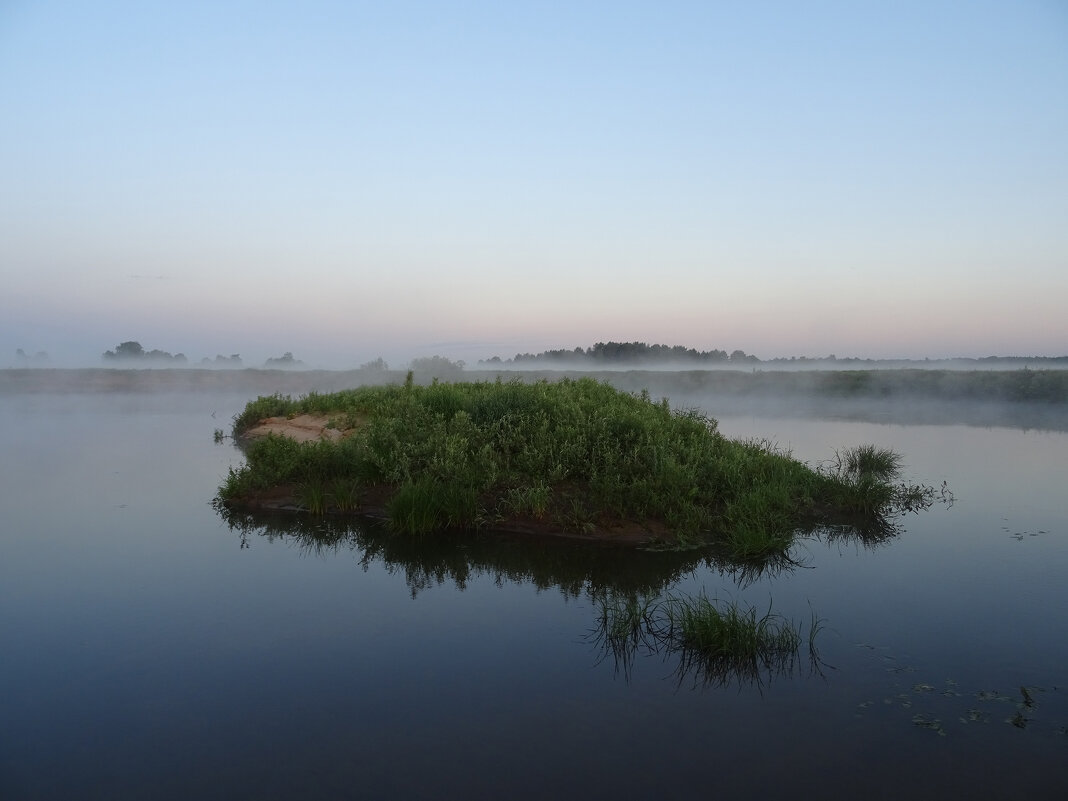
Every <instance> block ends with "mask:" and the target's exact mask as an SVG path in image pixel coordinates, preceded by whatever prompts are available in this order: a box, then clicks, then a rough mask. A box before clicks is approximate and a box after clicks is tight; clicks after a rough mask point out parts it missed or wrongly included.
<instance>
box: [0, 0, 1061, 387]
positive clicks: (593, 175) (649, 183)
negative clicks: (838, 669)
mask: <svg viewBox="0 0 1068 801" xmlns="http://www.w3.org/2000/svg"><path fill="white" fill-rule="evenodd" d="M0 119H2V120H3V124H2V125H0V278H2V287H0V365H2V364H4V363H6V362H8V361H9V360H10V355H11V354H13V353H14V350H15V348H18V347H21V348H23V349H24V350H26V351H36V350H41V349H43V350H47V351H49V352H50V353H51V354H52V355H53V357H54V358H55V359H56V361H57V362H61V363H75V362H84V363H90V362H94V361H95V360H96V358H97V356H98V355H99V354H100V353H101V352H102V351H103V350H105V349H106V348H112V347H114V346H115V345H116V344H117V343H119V342H121V341H123V340H127V339H136V340H138V341H140V342H141V343H142V344H143V345H144V346H145V347H146V348H161V349H164V350H170V351H183V352H185V353H186V354H187V355H189V356H190V357H194V358H199V357H201V356H205V355H206V356H214V355H215V354H216V353H224V354H228V353H234V352H238V353H241V354H242V355H243V356H244V357H245V358H246V362H257V361H259V362H262V360H263V359H265V358H266V357H268V356H277V355H279V354H280V353H281V352H283V351H286V350H289V351H293V352H294V353H295V354H296V355H297V356H298V357H300V358H303V359H304V360H305V361H308V362H310V363H314V364H321V365H328V366H337V367H348V366H354V365H357V364H359V363H361V362H363V361H367V360H369V359H371V358H374V357H375V356H378V355H382V356H385V357H386V358H387V359H388V360H390V361H392V362H394V363H396V364H400V363H403V362H404V361H406V360H407V359H408V358H411V357H414V356H420V355H429V354H432V353H440V354H443V355H447V356H450V357H452V358H463V359H467V360H468V361H474V360H475V359H478V358H481V357H486V356H489V355H493V354H500V355H502V356H510V355H513V354H514V353H516V352H517V351H540V350H544V349H548V348H559V347H568V348H570V347H575V346H577V345H581V346H588V345H591V344H593V343H594V342H596V341H600V340H612V339H614V340H628V341H629V340H636V339H637V340H644V341H647V342H663V343H666V344H683V345H687V346H692V347H697V348H701V349H706V348H722V349H726V350H728V351H729V350H734V349H735V348H741V349H743V350H746V351H748V352H750V353H754V354H756V355H758V356H761V357H765V358H770V357H774V356H790V355H824V354H827V353H836V354H837V355H838V356H849V355H857V356H870V357H918V358H922V357H924V356H930V357H932V358H934V357H943V356H957V355H960V356H981V355H990V354H1026V355H1061V354H1065V353H1068V313H1066V308H1068V144H1066V143H1068V2H1064V0H1005V1H1004V2H937V1H934V2H932V1H931V0H924V1H923V2H894V3H874V2H871V3H866V2H840V3H821V2H806V3H795V2H780V3H772V2H744V3H743V2H737V3H716V2H700V3H697V2H695V3H685V2H658V3H628V2H611V3H609V2H605V3H600V2H596V3H595V2H590V3H583V2H559V3H410V2H392V3H377V2H376V3H359V2H353V3H343V2H337V3H327V2H301V3H269V2H244V3H227V2H208V3H199V2H182V3H174V2H166V3H164V2H160V3H152V2H65V3H64V2H48V1H47V0H43V1H41V2H0Z"/></svg>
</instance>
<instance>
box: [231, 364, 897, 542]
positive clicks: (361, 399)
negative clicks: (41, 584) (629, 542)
mask: <svg viewBox="0 0 1068 801" xmlns="http://www.w3.org/2000/svg"><path fill="white" fill-rule="evenodd" d="M299 414H318V415H324V416H326V417H328V418H329V419H330V420H331V421H332V422H333V424H334V425H336V426H338V427H339V428H341V429H343V431H342V433H343V436H342V438H341V439H340V440H339V441H336V442H331V441H320V442H312V443H303V444H298V443H296V442H294V441H292V440H289V439H286V438H283V437H278V436H268V437H265V438H263V439H259V440H256V441H254V442H251V443H248V444H247V447H246V449H245V453H246V464H245V465H243V466H242V467H240V468H237V469H236V470H233V471H231V472H230V474H229V475H228V477H227V479H226V480H225V482H224V483H223V485H222V487H220V490H219V498H220V499H221V500H222V501H223V502H224V503H227V504H231V505H238V506H240V505H246V506H251V507H254V506H255V505H256V504H257V503H258V500H259V499H260V498H262V497H264V493H274V494H275V496H277V494H278V493H279V492H281V491H284V490H285V488H286V487H291V488H294V489H293V492H294V494H295V493H296V488H299V487H303V488H304V489H302V490H300V491H301V492H302V493H305V494H306V493H308V492H309V491H311V492H315V491H316V490H309V489H308V488H309V487H314V486H316V484H319V485H323V486H325V487H326V492H325V494H326V495H327V496H328V497H326V498H323V499H322V501H323V502H322V503H319V502H318V501H319V500H320V499H318V498H308V499H307V500H308V501H311V502H310V503H305V502H302V504H301V505H302V506H303V507H304V508H306V509H308V510H309V511H310V510H311V509H312V508H313V507H314V508H316V509H320V508H321V509H323V510H324V511H351V510H354V509H355V508H356V504H355V503H354V499H352V498H350V497H349V495H348V494H347V493H346V492H342V491H339V490H338V489H337V487H338V486H341V485H345V484H349V485H359V486H360V487H361V488H363V489H364V490H366V491H373V492H372V494H373V495H374V497H375V498H378V499H381V506H382V507H383V508H384V510H385V511H387V512H388V514H389V516H390V519H391V521H392V524H393V526H394V528H395V529H396V530H397V531H402V532H409V533H428V532H431V531H435V530H439V529H443V528H463V527H470V526H474V525H479V524H485V523H486V522H487V521H489V522H491V523H492V524H493V525H505V526H507V525H508V524H509V523H510V522H511V521H514V520H518V519H521V520H523V521H526V523H534V522H539V521H540V524H541V525H543V526H544V527H546V528H547V529H553V528H554V529H555V530H557V531H559V530H565V531H570V532H573V533H577V534H583V535H595V534H596V535H601V534H603V533H604V532H610V531H615V532H619V531H624V530H626V531H628V532H630V536H632V537H634V538H636V539H643V540H645V541H649V540H653V539H660V540H662V541H664V542H667V543H669V544H671V545H674V546H676V547H678V546H697V545H702V544H706V543H709V542H714V543H718V544H720V545H721V546H723V547H725V548H726V549H727V550H728V551H729V553H730V555H731V556H733V557H734V558H736V559H746V560H750V559H754V560H755V559H763V558H767V557H769V556H772V555H774V554H777V553H780V554H781V553H783V552H785V551H786V549H788V548H789V547H790V545H791V543H792V541H793V538H794V536H795V535H796V534H797V533H798V532H800V531H805V530H811V529H812V528H813V527H814V526H817V525H820V524H827V523H833V522H843V523H853V522H854V521H856V522H863V521H865V520H866V521H874V520H878V519H882V518H884V517H886V516H887V515H889V514H891V513H893V512H895V511H896V510H895V509H894V506H895V504H900V503H901V502H902V500H903V498H904V497H905V494H903V493H902V491H901V490H900V488H896V487H895V486H894V485H892V484H891V483H890V482H891V480H892V479H893V477H894V476H896V474H897V471H898V470H899V468H900V458H899V457H897V456H896V454H893V453H891V452H884V451H879V450H878V449H875V448H869V449H867V450H857V451H856V453H855V454H854V453H852V452H840V453H839V455H838V464H837V467H835V468H834V469H823V470H813V469H811V468H809V467H808V466H806V465H804V464H802V463H801V462H798V461H797V460H795V459H793V458H792V457H791V456H790V455H789V454H786V453H783V452H780V451H778V450H777V449H775V448H774V446H772V445H770V444H769V443H760V442H753V441H749V442H737V441H733V440H729V439H727V438H725V437H723V436H722V435H720V434H719V432H718V431H717V424H716V421H715V420H714V419H712V418H710V417H708V416H707V415H705V414H704V413H702V412H700V411H699V410H695V409H681V410H672V409H671V408H670V406H669V404H668V403H667V401H666V400H661V401H653V400H652V399H651V398H650V397H649V395H648V393H641V394H637V395H632V394H628V393H625V392H621V391H618V390H616V389H613V388H612V387H610V386H608V385H607V384H601V383H597V382H596V381H593V380H591V379H580V380H569V379H565V380H562V381H559V382H555V383H549V382H545V381H541V382H537V383H532V384H524V383H522V382H520V381H511V382H507V383H505V382H502V381H500V380H498V381H497V382H495V383H455V384H453V383H444V382H435V383H434V384H432V385H430V386H420V385H416V384H415V383H414V382H413V381H412V380H408V381H406V382H405V383H404V384H403V385H390V386H369V387H360V388H357V389H352V390H345V391H342V392H336V393H331V394H318V393H311V394H309V395H307V396H305V397H303V398H300V399H297V400H294V399H292V398H288V397H283V396H280V395H272V396H267V397H261V398H258V399H257V400H255V401H253V402H251V403H250V404H249V405H248V406H247V407H246V409H245V411H244V412H242V413H241V414H240V415H239V416H238V417H237V418H235V421H234V435H235V437H239V436H240V435H241V434H242V433H243V432H244V431H246V430H248V429H249V428H250V427H252V426H254V425H255V424H256V423H257V422H258V421H260V420H262V419H264V418H265V417H278V416H283V417H291V416H295V415H299Z"/></svg>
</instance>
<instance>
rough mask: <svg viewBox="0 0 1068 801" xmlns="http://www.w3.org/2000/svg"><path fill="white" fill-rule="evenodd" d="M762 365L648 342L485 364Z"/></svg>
mask: <svg viewBox="0 0 1068 801" xmlns="http://www.w3.org/2000/svg"><path fill="white" fill-rule="evenodd" d="M732 361H733V362H735V363H739V362H752V361H759V359H757V358H756V357H755V356H748V355H746V353H745V351H741V350H736V351H734V352H733V353H731V354H728V353H727V351H725V350H696V349H695V348H687V347H685V346H683V345H648V344H646V343H645V342H598V343H597V344H595V345H594V346H593V347H590V348H585V349H583V348H575V349H574V350H546V351H542V352H541V353H517V354H516V355H515V356H514V357H513V358H511V359H505V360H502V359H501V357H500V356H494V357H493V358H490V359H485V360H484V361H482V362H481V364H489V365H494V364H505V363H507V364H522V365H528V364H533V363H537V362H557V363H563V362H566V363H568V364H581V363H588V364H598V363H600V364H606V363H612V364H622V363H628V362H630V363H639V362H641V363H644V362H671V363H672V364H679V363H682V364H686V363H692V364H701V363H714V364H729V363H731V362H732Z"/></svg>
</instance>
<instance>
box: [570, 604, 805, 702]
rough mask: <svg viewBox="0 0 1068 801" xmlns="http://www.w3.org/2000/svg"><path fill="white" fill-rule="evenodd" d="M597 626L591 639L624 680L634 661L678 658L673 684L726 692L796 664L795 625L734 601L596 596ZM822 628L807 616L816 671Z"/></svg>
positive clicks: (797, 634) (799, 639)
mask: <svg viewBox="0 0 1068 801" xmlns="http://www.w3.org/2000/svg"><path fill="white" fill-rule="evenodd" d="M595 605H596V608H597V622H596V625H595V627H594V629H593V631H592V632H591V638H590V639H592V640H593V642H594V643H596V644H597V645H598V646H599V648H600V649H601V651H602V659H604V658H607V657H608V656H611V657H612V659H613V661H614V664H615V666H616V670H617V672H622V673H623V674H624V675H625V676H627V677H629V676H630V672H631V670H632V667H633V664H634V661H635V658H636V656H638V655H639V654H660V655H661V656H664V657H666V658H667V657H671V658H675V659H677V665H676V669H675V673H676V677H677V678H678V680H679V682H680V683H681V682H683V681H684V680H686V679H687V678H689V679H691V680H692V681H694V682H695V683H697V684H701V685H714V686H725V685H727V684H731V683H741V684H747V683H754V684H762V683H763V682H765V681H766V680H767V679H768V678H770V677H772V676H776V675H786V674H790V673H792V672H794V670H795V669H796V668H797V667H798V665H799V659H798V657H799V653H800V648H801V645H802V644H803V643H804V642H805V638H804V637H803V636H802V626H801V624H799V623H794V622H792V621H789V620H786V619H785V618H782V617H780V616H779V615H775V614H773V613H772V611H771V609H770V607H769V609H768V610H767V611H766V612H764V613H762V614H761V613H758V612H757V610H756V608H755V607H752V606H745V605H742V604H740V603H737V602H727V601H721V600H715V599H710V598H709V597H708V596H706V595H704V594H703V593H702V594H700V595H697V596H696V597H687V596H676V595H669V596H668V597H666V598H663V599H650V598H648V597H644V598H643V597H638V596H633V595H631V596H622V597H620V596H616V595H613V594H610V593H606V594H603V595H601V596H599V597H596V598H595ZM821 628H822V622H821V621H820V619H819V618H818V617H817V616H816V615H815V613H813V615H812V621H811V623H810V626H809V632H808V637H807V641H808V650H809V656H810V658H811V660H812V663H813V665H814V667H815V669H816V670H817V672H818V670H819V655H818V652H817V650H816V637H817V634H818V632H819V631H820V629H821Z"/></svg>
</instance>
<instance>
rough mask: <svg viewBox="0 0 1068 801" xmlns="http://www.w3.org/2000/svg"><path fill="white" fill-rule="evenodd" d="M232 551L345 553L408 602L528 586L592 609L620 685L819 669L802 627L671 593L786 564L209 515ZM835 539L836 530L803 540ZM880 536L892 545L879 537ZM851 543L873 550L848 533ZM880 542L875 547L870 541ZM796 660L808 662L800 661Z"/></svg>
mask: <svg viewBox="0 0 1068 801" xmlns="http://www.w3.org/2000/svg"><path fill="white" fill-rule="evenodd" d="M217 508H218V511H219V514H220V515H221V516H222V517H223V519H224V520H225V521H226V522H227V524H228V525H229V527H230V530H231V531H233V532H236V533H237V534H238V536H239V540H240V546H241V547H242V548H249V547H252V545H253V544H254V538H256V537H260V538H262V539H263V540H265V541H267V542H284V543H288V544H294V545H296V546H297V547H298V548H300V549H301V550H302V551H304V552H307V553H314V554H322V555H329V554H338V555H341V554H344V553H352V554H353V555H354V556H355V559H356V562H357V564H359V565H360V566H361V567H362V568H363V569H364V570H367V569H369V568H370V567H371V566H372V565H375V564H378V565H381V566H382V567H383V568H384V569H385V570H386V572H388V573H390V574H402V575H403V576H404V581H405V583H406V584H407V586H408V589H409V590H410V592H411V595H412V597H413V598H416V597H418V595H419V593H420V592H422V591H423V590H427V589H430V588H432V587H436V586H440V585H446V584H448V585H452V586H453V587H455V588H456V589H458V590H461V591H462V590H464V589H466V587H467V585H468V583H469V582H470V581H472V580H474V579H478V578H489V579H490V580H491V581H493V582H495V583H498V584H501V583H505V582H511V583H514V584H528V583H529V584H532V585H534V586H535V587H537V588H538V589H539V590H553V589H555V590H558V591H560V592H561V593H562V594H563V595H564V596H565V597H567V598H575V599H578V598H584V599H586V600H588V601H589V602H590V603H591V605H592V606H593V608H594V610H595V615H596V617H595V619H594V621H593V623H592V624H591V627H590V630H589V632H588V633H587V637H586V639H587V640H588V641H589V642H590V643H591V644H593V645H594V647H595V648H596V650H597V651H598V657H597V660H598V661H602V660H605V659H611V660H613V663H614V664H615V666H616V669H617V674H619V675H622V676H624V677H625V678H629V676H630V672H631V668H632V666H633V665H634V663H635V661H636V660H637V659H639V658H647V657H656V658H657V659H659V660H663V661H671V662H672V663H673V664H674V668H673V670H674V673H675V676H676V679H677V680H678V681H679V683H680V684H682V683H686V682H690V683H693V684H696V685H707V686H728V685H737V684H756V685H762V684H764V683H766V682H767V681H768V680H770V679H771V678H773V677H776V676H789V675H795V674H800V673H802V672H803V671H802V667H803V665H804V664H808V666H809V669H810V670H811V669H815V670H816V671H818V669H819V658H818V654H817V653H816V650H815V637H816V634H817V632H818V630H819V629H820V623H819V621H818V620H817V619H816V618H815V616H813V619H812V620H811V621H809V622H806V623H804V624H801V623H798V622H795V621H791V620H786V619H783V618H779V617H777V616H776V615H773V614H771V613H770V609H769V610H767V611H766V612H763V611H757V610H753V609H749V608H747V607H745V606H742V605H735V604H730V603H721V602H719V601H715V600H710V599H707V598H705V597H704V596H698V597H696V598H690V597H685V596H680V595H678V594H675V593H672V588H673V587H675V586H677V585H678V583H679V582H680V581H681V580H682V579H684V578H686V577H687V576H689V575H691V574H692V573H693V572H694V571H696V570H698V569H702V570H708V571H711V572H712V573H714V574H718V575H719V576H721V577H722V578H724V579H725V580H726V581H728V582H732V583H734V584H736V585H737V586H739V587H744V586H747V585H749V584H751V583H752V582H755V581H758V580H761V579H767V578H774V577H775V576H778V575H780V574H782V573H783V572H787V571H790V570H794V569H796V568H797V567H799V566H800V565H799V564H798V563H797V562H796V561H793V560H792V559H791V558H790V557H788V556H781V555H780V556H777V557H774V558H769V559H765V560H763V561H749V562H745V563H738V562H731V561H730V560H728V559H725V558H722V557H719V556H717V555H716V554H714V553H711V552H709V551H701V552H699V551H685V552H678V551H635V550H633V549H628V548H619V547H612V546H607V545H602V544H595V543H585V542H574V541H565V540H547V539H533V540H532V539H530V538H524V537H518V536H508V535H502V534H501V533H499V532H478V531H475V532H457V533H442V534H440V535H436V536H433V537H422V538H412V537H403V536H397V535H395V534H393V533H391V532H390V531H389V530H388V529H387V528H386V527H385V526H384V525H383V524H382V523H381V522H380V521H374V520H367V519H354V518H308V517H300V516H294V515H288V514H283V513H262V512H260V513H243V512H237V511H234V510H231V509H227V508H225V507H223V506H221V505H218V506H217ZM810 536H811V537H813V538H816V539H821V540H822V539H825V538H827V537H831V538H834V539H838V540H840V539H843V538H847V537H849V536H850V534H849V532H848V531H846V530H845V529H840V530H836V531H833V532H830V531H815V532H811V534H810ZM881 536H885V537H888V536H892V535H891V534H890V533H889V532H886V531H883V532H882V534H881ZM852 538H853V540H854V541H856V542H860V543H865V544H867V545H875V544H877V541H876V540H872V539H870V538H868V537H866V536H865V535H863V534H861V533H858V532H854V534H853V535H852ZM880 541H883V540H880ZM806 650H807V653H808V657H809V659H808V660H807V662H806V660H804V659H802V656H801V654H802V653H803V652H805V651H806Z"/></svg>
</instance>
